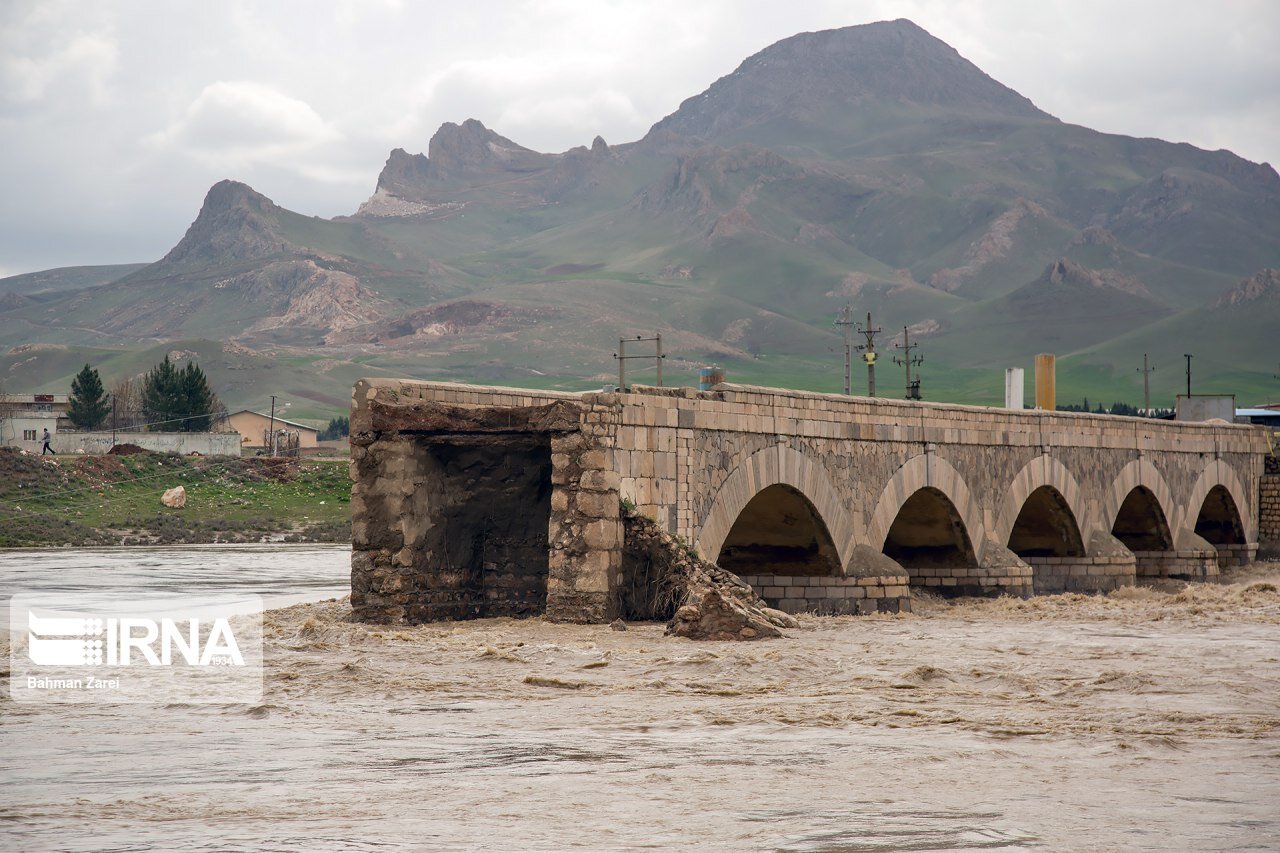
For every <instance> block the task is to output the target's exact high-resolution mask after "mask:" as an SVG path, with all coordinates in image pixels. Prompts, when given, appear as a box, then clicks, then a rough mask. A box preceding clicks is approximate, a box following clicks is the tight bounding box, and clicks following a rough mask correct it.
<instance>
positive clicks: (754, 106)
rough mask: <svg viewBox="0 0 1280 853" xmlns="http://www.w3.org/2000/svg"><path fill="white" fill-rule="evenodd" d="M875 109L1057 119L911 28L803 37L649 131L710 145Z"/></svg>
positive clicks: (761, 56) (897, 25)
mask: <svg viewBox="0 0 1280 853" xmlns="http://www.w3.org/2000/svg"><path fill="white" fill-rule="evenodd" d="M870 103H880V104H888V105H893V106H910V105H919V106H927V107H931V108H936V107H942V108H944V109H948V110H955V111H956V112H958V113H962V114H964V115H966V116H975V115H986V116H991V115H998V116H1006V117H1016V118H1040V119H1047V120H1052V118H1053V117H1052V116H1050V115H1048V114H1047V113H1044V112H1042V111H1041V110H1039V109H1038V108H1037V107H1036V106H1035V105H1034V104H1032V103H1031V101H1029V100H1027V99H1026V98H1024V97H1023V96H1022V95H1019V94H1018V93H1017V92H1015V91H1013V90H1012V89H1010V88H1008V87H1006V86H1003V85H1001V84H1000V83H997V82H996V81H995V80H993V79H991V78H990V77H988V76H987V75H986V74H984V73H983V72H982V71H981V70H980V69H979V68H978V67H977V66H975V65H974V64H973V63H971V62H969V61H968V60H966V59H965V58H964V57H962V56H961V55H960V54H959V53H957V52H956V51H955V49H954V48H952V47H951V46H950V45H948V44H946V43H945V42H943V41H941V40H939V39H937V38H934V37H933V36H931V35H930V34H929V33H927V32H926V31H925V30H923V29H922V28H920V27H919V26H917V25H916V24H914V23H912V22H911V21H908V20H905V19H900V20H896V21H882V22H879V23H874V24H865V25H862V26H854V27H844V28H842V29H836V30H823V31H821V32H815V33H801V34H799V35H796V36H792V37H791V38H787V39H783V40H782V41H780V42H777V43H776V44H773V45H771V46H770V47H767V48H765V49H764V50H762V51H760V52H759V53H757V54H755V55H754V56H751V57H749V58H748V59H747V60H746V61H744V62H743V63H742V64H741V65H739V66H738V68H737V70H735V71H734V72H733V73H732V74H729V75H728V76H726V77H722V78H720V79H719V80H717V81H716V82H715V83H713V84H712V85H711V87H710V88H709V89H707V90H706V91H705V92H703V93H702V94H700V95H696V96H694V97H692V98H689V99H688V100H686V101H685V102H684V103H682V104H681V105H680V108H679V109H678V110H677V111H676V112H675V113H672V114H671V115H669V116H667V117H666V118H664V119H663V120H662V121H660V122H658V123H657V124H655V125H654V126H653V128H652V130H650V136H651V137H652V136H655V135H656V134H660V133H662V132H674V133H676V134H679V135H681V136H694V137H700V138H704V139H716V138H717V137H720V136H723V135H726V134H730V133H733V132H734V131H738V130H741V129H744V128H748V127H750V126H753V125H759V124H761V123H763V122H768V121H770V120H772V119H792V120H798V121H800V122H802V123H809V124H814V123H817V124H821V123H823V122H830V121H832V120H833V119H835V118H838V117H839V116H840V115H841V114H844V113H847V112H849V111H850V110H852V109H857V108H858V107H859V106H863V105H867V104H870Z"/></svg>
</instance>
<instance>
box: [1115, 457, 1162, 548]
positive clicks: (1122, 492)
mask: <svg viewBox="0 0 1280 853" xmlns="http://www.w3.org/2000/svg"><path fill="white" fill-rule="evenodd" d="M1139 488H1141V489H1143V490H1144V493H1143V494H1144V497H1143V500H1144V501H1148V502H1150V503H1152V504H1153V505H1154V507H1155V509H1158V510H1159V514H1160V517H1161V519H1162V520H1163V522H1164V523H1165V525H1166V526H1167V527H1168V528H1169V530H1171V531H1172V530H1174V529H1176V528H1177V527H1178V525H1179V523H1180V522H1181V520H1182V519H1181V518H1179V517H1178V516H1177V515H1176V514H1175V513H1177V512H1178V511H1179V509H1180V507H1179V506H1178V504H1177V503H1176V502H1175V501H1174V499H1173V493H1172V492H1171V491H1170V490H1169V484H1168V483H1166V482H1165V479H1164V477H1163V476H1162V475H1161V474H1160V472H1159V471H1158V470H1156V466H1154V465H1152V464H1151V463H1150V462H1148V461H1147V460H1146V459H1134V460H1133V461H1132V462H1130V463H1129V464H1127V465H1125V466H1124V467H1123V468H1121V469H1120V473H1119V474H1117V475H1116V478H1115V479H1114V480H1113V481H1112V482H1111V488H1110V489H1108V490H1107V492H1106V494H1105V496H1104V498H1103V501H1102V517H1101V518H1099V519H1097V520H1096V524H1097V527H1098V529H1101V530H1103V531H1106V532H1112V531H1113V530H1114V529H1115V525H1116V522H1117V520H1118V519H1119V516H1120V511H1121V509H1123V508H1124V507H1125V502H1126V501H1128V500H1130V494H1131V493H1132V492H1133V491H1134V490H1135V489H1139ZM1146 495H1149V498H1148V497H1145V496H1146ZM1130 506H1131V507H1132V504H1130ZM1122 541H1123V540H1122Z"/></svg>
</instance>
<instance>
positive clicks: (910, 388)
mask: <svg viewBox="0 0 1280 853" xmlns="http://www.w3.org/2000/svg"><path fill="white" fill-rule="evenodd" d="M909 335H910V331H909V330H908V329H907V327H906V326H903V327H902V343H900V344H894V345H893V348H894V349H900V350H902V358H898V357H897V356H896V355H895V356H894V357H893V363H894V364H901V365H903V366H904V367H906V368H907V397H906V399H908V400H919V399H920V380H919V379H918V378H917V379H916V381H915V382H912V381H911V366H912V365H915V366H917V367H919V366H920V365H922V364H924V356H922V355H917V356H912V355H911V351H912V350H913V349H916V348H917V347H919V346H920V345H919V344H913V343H911V338H910V337H908V336H909Z"/></svg>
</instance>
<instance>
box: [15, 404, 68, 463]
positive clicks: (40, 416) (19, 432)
mask: <svg viewBox="0 0 1280 853" xmlns="http://www.w3.org/2000/svg"><path fill="white" fill-rule="evenodd" d="M69 407H70V398H69V397H68V396H67V395H66V394H0V447H20V448H22V449H23V450H26V451H28V452H31V453H39V452H40V451H41V449H42V447H43V442H42V441H41V436H42V435H44V431H45V430H46V429H47V430H49V434H50V435H57V433H58V428H59V427H62V428H64V429H65V428H67V427H68V426H69V425H70V422H69V421H68V420H67V409H68V408H69Z"/></svg>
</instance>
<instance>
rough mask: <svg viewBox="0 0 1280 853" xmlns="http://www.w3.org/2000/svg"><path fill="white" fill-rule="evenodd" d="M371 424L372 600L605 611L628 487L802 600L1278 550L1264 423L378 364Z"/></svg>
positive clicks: (364, 531)
mask: <svg viewBox="0 0 1280 853" xmlns="http://www.w3.org/2000/svg"><path fill="white" fill-rule="evenodd" d="M351 434H352V477H353V480H354V486H353V489H352V540H353V541H352V545H353V553H352V605H353V607H354V609H355V612H356V614H357V616H358V617H359V618H362V619H367V620H374V621H426V620H430V619H438V618H459V617H461V616H467V615H499V614H515V615H520V614H526V613H534V612H542V610H543V609H544V608H545V612H546V613H547V614H548V616H550V617H551V618H558V619H565V620H577V621H600V620H607V619H609V618H611V617H612V616H613V614H614V613H615V612H616V610H617V601H618V595H619V591H620V590H622V589H624V588H625V587H626V584H627V583H628V578H627V576H626V572H625V571H624V568H625V567H624V562H623V557H622V551H623V530H622V524H621V522H620V520H619V502H620V501H622V500H626V501H631V502H632V503H634V504H635V505H636V506H637V507H638V508H639V510H640V511H641V512H643V513H644V514H645V515H648V516H650V517H651V518H654V519H655V520H657V521H658V522H659V524H661V525H662V526H663V527H664V528H665V529H667V530H669V531H671V532H672V533H675V534H677V535H679V536H681V537H683V538H684V540H685V541H687V542H689V543H691V544H692V545H693V546H695V547H696V548H697V549H698V551H699V552H700V553H701V554H702V556H704V557H705V558H707V559H710V560H714V561H716V562H718V563H720V564H721V565H722V566H724V567H725V568H727V569H730V570H731V571H734V572H736V573H738V574H739V575H741V576H743V577H745V578H749V579H750V582H751V583H752V584H753V585H754V586H755V587H756V588H757V591H761V592H763V594H764V597H765V598H766V600H768V601H769V602H770V603H771V604H774V605H775V606H780V607H782V608H783V609H788V610H793V611H794V610H808V609H815V610H827V611H837V612H838V611H840V610H856V611H857V612H866V611H867V610H869V609H873V608H872V604H875V607H874V609H882V608H881V607H880V606H879V605H878V604H877V603H876V602H879V601H883V600H896V599H898V598H901V596H898V595H896V594H897V593H899V592H906V590H905V589H902V590H899V589H897V586H898V585H899V584H900V583H901V582H902V579H906V581H907V582H908V583H909V584H910V585H911V586H913V587H927V588H930V589H934V590H937V591H939V592H942V593H974V594H1002V593H1007V594H1013V595H1029V594H1032V593H1033V592H1050V591H1059V590H1080V591H1095V590H1108V589H1114V588H1116V587H1118V586H1121V585H1125V584H1132V583H1134V581H1135V579H1136V578H1138V577H1141V576H1162V575H1173V576H1180V577H1188V578H1208V577H1212V576H1214V575H1216V574H1217V572H1218V568H1219V566H1220V565H1225V564H1231V563H1238V562H1243V561H1246V560H1248V559H1250V558H1251V557H1252V556H1253V554H1254V553H1255V551H1256V549H1257V542H1258V486H1259V479H1260V477H1261V475H1262V468H1263V458H1264V455H1265V453H1266V449H1267V443H1266V437H1265V434H1264V431H1263V430H1261V429H1258V428H1254V427H1248V426H1237V425H1227V424H1222V425H1215V424H1192V423H1174V422H1169V421H1153V420H1142V419H1136V418H1125V417H1116V416H1109V415H1090V414H1078V413H1070V412H1045V411H1021V412H1015V411H1008V410H1003V409H994V408H982V407H974V406H957V405H943V404H937V403H921V402H910V401H897V400H886V399H874V398H857V397H843V396H837V395H824V394H810V393H803V392H797V391H780V390H772V389H765V388H753V387H747V386H739V385H720V386H717V387H716V388H715V389H714V390H711V391H707V392H699V391H695V390H692V389H670V388H668V389H659V388H635V389H633V391H632V392H631V393H625V394H624V393H604V392H594V393H586V394H563V393H553V392H537V391H526V390H517V389H502V388H481V387H474V386H465V385H451V384H444V383H426V382H414V381H407V380H404V381H401V380H362V381H360V382H359V383H357V384H356V386H355V389H354V397H353V401H352V411H351ZM855 588H861V589H862V590H863V592H862V593H858V592H857V591H856V590H855ZM841 601H843V602H845V603H844V604H835V605H833V604H832V602H841ZM859 602H861V603H859ZM888 609H893V607H892V605H890V606H889V607H888Z"/></svg>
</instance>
